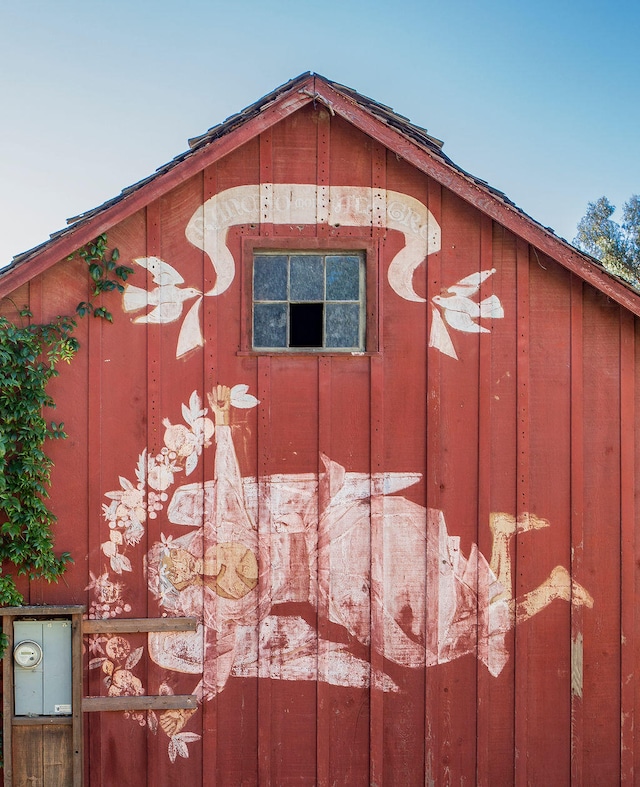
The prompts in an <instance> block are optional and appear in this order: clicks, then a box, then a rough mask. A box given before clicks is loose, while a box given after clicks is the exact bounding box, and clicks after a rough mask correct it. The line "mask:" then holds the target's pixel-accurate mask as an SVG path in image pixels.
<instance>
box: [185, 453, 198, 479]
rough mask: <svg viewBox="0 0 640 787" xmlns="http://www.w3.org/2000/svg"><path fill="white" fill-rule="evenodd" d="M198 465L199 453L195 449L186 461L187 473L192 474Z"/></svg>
mask: <svg viewBox="0 0 640 787" xmlns="http://www.w3.org/2000/svg"><path fill="white" fill-rule="evenodd" d="M197 466H198V454H197V453H196V451H194V452H193V453H192V454H189V456H188V457H187V460H186V462H185V463H184V472H185V475H191V473H193V471H194V470H195V469H196V467H197Z"/></svg>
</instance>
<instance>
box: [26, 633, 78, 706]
mask: <svg viewBox="0 0 640 787" xmlns="http://www.w3.org/2000/svg"><path fill="white" fill-rule="evenodd" d="M13 643H14V646H13V667H14V688H15V715H16V716H68V715H70V714H71V710H72V708H71V702H72V699H71V698H72V695H71V685H72V684H71V666H72V664H71V620H68V619H65V620H59V619H47V618H43V619H40V620H14V622H13Z"/></svg>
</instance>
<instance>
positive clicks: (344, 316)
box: [325, 303, 360, 348]
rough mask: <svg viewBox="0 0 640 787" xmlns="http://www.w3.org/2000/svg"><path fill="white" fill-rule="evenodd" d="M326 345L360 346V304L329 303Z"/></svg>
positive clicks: (327, 308) (327, 307)
mask: <svg viewBox="0 0 640 787" xmlns="http://www.w3.org/2000/svg"><path fill="white" fill-rule="evenodd" d="M326 314H327V324H326V331H325V336H326V340H325V346H326V347H353V348H357V347H359V346H360V305H359V304H357V303H328V304H327V305H326Z"/></svg>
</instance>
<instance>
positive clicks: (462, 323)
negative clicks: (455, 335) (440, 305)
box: [444, 309, 489, 333]
mask: <svg viewBox="0 0 640 787" xmlns="http://www.w3.org/2000/svg"><path fill="white" fill-rule="evenodd" d="M444 318H445V320H446V321H447V322H448V323H449V325H450V326H451V327H452V328H455V329H456V330H458V331H464V332H465V333H489V330H488V328H483V327H482V326H481V325H478V323H477V322H474V321H473V320H472V319H471V316H470V315H469V314H467V313H466V312H461V311H453V310H452V309H445V310H444Z"/></svg>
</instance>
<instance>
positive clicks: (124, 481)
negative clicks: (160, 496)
mask: <svg viewBox="0 0 640 787" xmlns="http://www.w3.org/2000/svg"><path fill="white" fill-rule="evenodd" d="M118 480H119V481H120V485H121V486H122V488H123V489H126V490H127V492H129V491H131V490H132V489H135V487H134V485H133V484H132V483H131V481H129V480H128V479H126V478H124V477H123V476H120V477H119V478H118Z"/></svg>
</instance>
